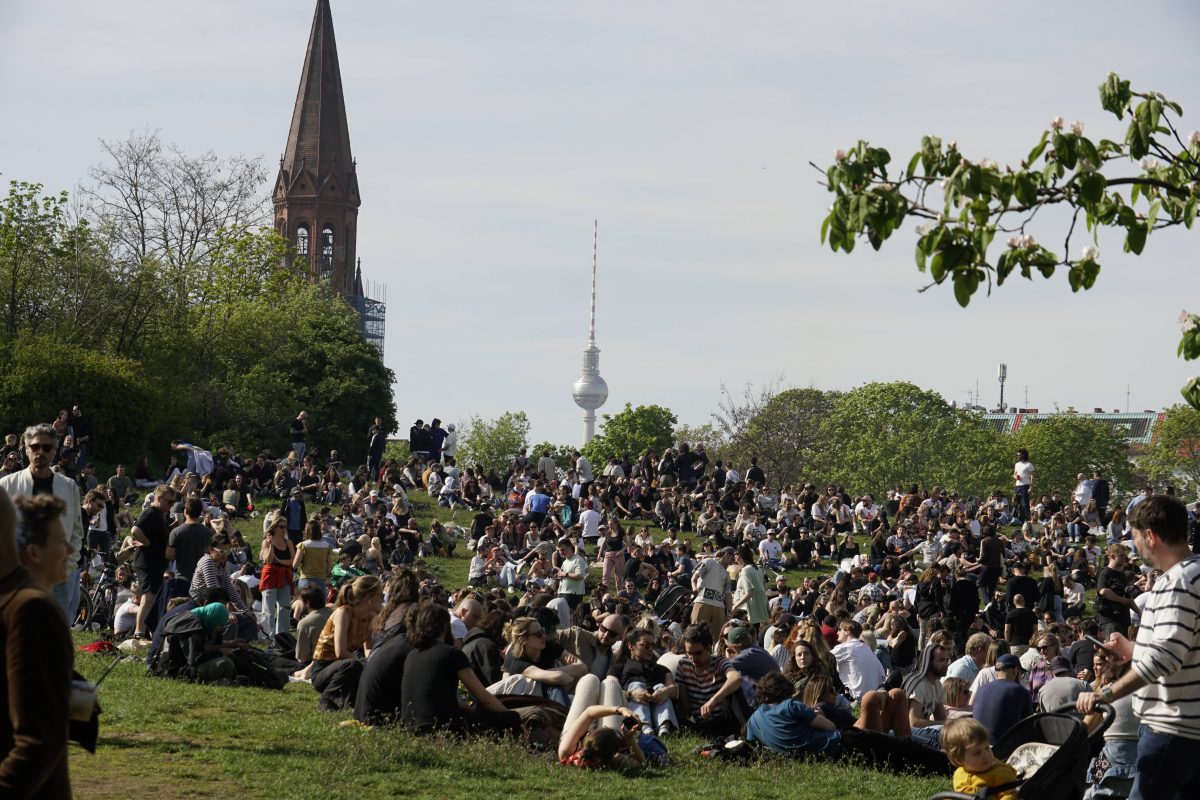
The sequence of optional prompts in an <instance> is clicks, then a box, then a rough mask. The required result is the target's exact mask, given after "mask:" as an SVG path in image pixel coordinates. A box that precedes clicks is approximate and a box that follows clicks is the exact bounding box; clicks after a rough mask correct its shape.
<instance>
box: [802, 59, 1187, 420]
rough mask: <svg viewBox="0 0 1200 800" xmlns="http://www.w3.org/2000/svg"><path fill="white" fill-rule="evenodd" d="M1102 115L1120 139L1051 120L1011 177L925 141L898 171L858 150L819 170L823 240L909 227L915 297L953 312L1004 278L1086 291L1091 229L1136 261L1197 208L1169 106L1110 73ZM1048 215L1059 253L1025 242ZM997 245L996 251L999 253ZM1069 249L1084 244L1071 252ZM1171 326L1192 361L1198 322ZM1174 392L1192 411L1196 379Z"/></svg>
mask: <svg viewBox="0 0 1200 800" xmlns="http://www.w3.org/2000/svg"><path fill="white" fill-rule="evenodd" d="M1100 105H1101V106H1102V107H1103V108H1104V110H1106V111H1109V112H1111V113H1112V114H1113V116H1115V117H1116V118H1117V119H1118V120H1121V121H1124V120H1125V119H1126V117H1128V118H1129V123H1128V125H1127V127H1126V129H1125V132H1124V136H1123V138H1120V139H1119V140H1117V139H1108V138H1099V139H1093V138H1090V137H1088V136H1086V135H1085V134H1084V125H1083V123H1082V122H1078V121H1077V122H1072V123H1070V124H1068V123H1066V122H1065V121H1064V120H1063V119H1062V118H1061V117H1055V118H1054V119H1053V120H1051V121H1050V124H1049V126H1048V127H1047V128H1046V130H1044V131H1042V132H1041V134H1040V136H1038V137H1037V139H1036V141H1035V142H1034V143H1033V145H1032V148H1031V149H1030V151H1029V154H1028V156H1027V157H1026V158H1025V159H1023V160H1022V161H1021V162H1020V164H1018V165H1015V166H1014V165H1005V166H1003V167H1002V166H1001V165H999V164H997V163H996V162H995V161H992V160H990V159H987V158H978V159H972V158H968V157H967V155H966V153H965V152H964V150H963V149H961V148H960V147H959V145H958V143H957V142H955V141H948V142H943V141H942V139H941V138H939V137H937V136H932V135H930V136H925V137H923V138H922V139H921V144H920V148H919V149H918V150H917V152H916V153H914V154H913V155H912V156H911V157H910V158H909V160H908V162H907V165H906V166H905V167H904V168H902V169H898V170H897V169H895V168H892V169H889V165H891V163H892V156H891V154H890V153H889V152H888V151H887V150H886V149H884V148H882V147H874V146H872V145H871V144H869V143H868V142H867V141H859V142H858V143H857V144H856V145H855V146H854V147H851V148H849V149H847V150H839V151H837V153H836V154H835V157H834V163H833V164H832V165H830V166H828V167H825V168H820V167H818V169H820V171H821V172H822V173H823V175H824V185H825V186H826V188H827V189H828V190H829V191H830V192H831V193H833V195H834V201H833V205H832V206H831V207H830V210H829V214H828V215H827V216H826V217H825V220H824V222H823V223H822V225H821V241H822V242H828V243H829V246H830V247H831V248H832V249H833V251H834V252H837V251H838V250H841V251H843V252H845V253H849V252H851V251H852V250H853V249H854V246H855V243H856V242H857V241H858V240H859V239H866V240H867V241H868V242H869V243H870V244H871V246H872V247H874V248H875V249H876V250H878V249H880V247H882V246H883V243H884V241H886V240H887V239H888V238H890V237H891V236H892V234H894V233H895V232H896V231H897V230H898V229H899V228H900V227H901V225H902V224H903V223H904V222H905V220H907V219H910V218H912V219H916V220H919V221H920V223H921V224H920V227H918V228H917V242H916V263H917V268H918V269H919V270H920V271H921V272H923V273H926V274H928V275H929V277H930V279H931V282H930V283H929V284H927V285H926V286H925V287H923V288H922V290H921V291H925V289H929V288H931V287H933V286H940V285H943V284H947V285H950V286H952V287H953V290H954V297H955V299H956V300H957V301H958V303H959V305H961V306H963V307H966V305H967V304H968V303H970V301H971V298H972V296H973V295H974V294H975V293H976V291H978V290H979V288H980V287H986V289H987V292H988V293H989V294H990V293H991V291H992V290H993V289H994V288H998V287H1000V286H1002V285H1003V284H1004V282H1005V281H1006V280H1007V279H1009V278H1010V277H1012V276H1013V275H1014V274H1019V275H1021V276H1022V277H1024V278H1026V279H1029V280H1033V279H1034V277H1035V275H1040V276H1042V277H1043V278H1051V277H1052V276H1054V275H1055V274H1056V273H1059V274H1061V273H1063V272H1065V273H1066V276H1067V281H1068V283H1069V284H1070V287H1071V290H1072V291H1074V292H1078V291H1079V290H1081V289H1084V290H1086V289H1090V288H1091V287H1092V285H1093V284H1095V282H1096V280H1097V277H1098V276H1099V274H1100V264H1101V258H1100V251H1099V249H1098V233H1099V231H1100V230H1101V229H1111V230H1118V231H1120V232H1122V233H1123V235H1124V249H1125V251H1126V252H1128V253H1133V254H1135V255H1140V254H1141V253H1142V251H1143V250H1144V248H1145V247H1146V242H1147V239H1148V238H1149V236H1150V235H1151V234H1152V233H1153V232H1155V231H1158V230H1162V229H1164V228H1171V227H1177V226H1181V225H1182V226H1184V227H1186V228H1189V229H1190V228H1191V227H1192V225H1193V223H1194V222H1195V219H1196V212H1197V206H1198V204H1200V131H1193V132H1192V133H1191V134H1190V135H1188V136H1187V138H1186V140H1185V139H1184V137H1183V135H1181V133H1180V128H1179V126H1178V125H1177V121H1178V120H1179V118H1181V117H1182V114H1183V109H1182V108H1181V107H1180V106H1179V104H1178V103H1175V102H1172V101H1171V100H1169V99H1167V98H1166V97H1164V96H1163V95H1161V94H1159V93H1158V92H1152V91H1145V92H1143V91H1134V90H1133V89H1131V88H1130V83H1129V81H1127V80H1122V79H1121V78H1120V77H1119V76H1117V75H1115V74H1109V75H1108V77H1107V78H1105V80H1104V82H1103V83H1102V84H1101V85H1100ZM1125 192H1128V194H1126V193H1125ZM1054 206H1059V207H1062V208H1065V209H1066V210H1067V211H1068V212H1069V219H1070V222H1069V224H1068V225H1067V228H1066V230H1065V233H1064V236H1063V237H1062V241H1063V245H1062V249H1061V250H1059V249H1057V248H1054V247H1053V246H1051V245H1046V244H1043V243H1041V242H1039V241H1037V240H1036V239H1035V238H1034V236H1033V233H1032V232H1031V231H1032V223H1033V222H1034V219H1035V217H1036V216H1037V214H1038V212H1039V211H1041V210H1043V209H1045V208H1049V207H1054ZM1080 222H1082V228H1081V227H1080V225H1079V223H1080ZM998 236H999V237H1002V238H1005V240H1006V247H1005V248H1004V249H1002V251H1001V252H999V253H997V252H996V250H995V249H994V248H993V247H992V243H993V240H994V239H995V238H996V237H998ZM1079 238H1085V239H1086V243H1085V244H1083V245H1082V246H1078V241H1079ZM1056 240H1057V238H1056ZM1073 245H1074V246H1076V247H1077V249H1073ZM1181 322H1182V323H1183V326H1184V331H1183V334H1184V335H1183V339H1182V340H1181V342H1180V346H1179V355H1180V356H1182V357H1184V358H1185V359H1188V360H1192V359H1196V358H1200V332H1198V331H1200V318H1198V317H1196V316H1195V315H1193V314H1189V313H1187V312H1184V314H1183V316H1182V319H1181ZM1182 393H1183V395H1184V397H1185V399H1186V400H1187V401H1188V403H1189V404H1191V405H1192V406H1193V407H1196V408H1200V378H1193V379H1192V380H1190V381H1189V382H1188V383H1187V384H1186V385H1185V386H1184V388H1183V390H1182Z"/></svg>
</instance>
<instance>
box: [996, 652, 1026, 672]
mask: <svg viewBox="0 0 1200 800" xmlns="http://www.w3.org/2000/svg"><path fill="white" fill-rule="evenodd" d="M1020 668H1021V659H1019V658H1017V657H1016V656H1014V655H1013V654H1012V653H1005V654H1004V655H1002V656H1000V657H999V658H997V659H996V669H1002V670H1006V671H1007V670H1010V669H1020Z"/></svg>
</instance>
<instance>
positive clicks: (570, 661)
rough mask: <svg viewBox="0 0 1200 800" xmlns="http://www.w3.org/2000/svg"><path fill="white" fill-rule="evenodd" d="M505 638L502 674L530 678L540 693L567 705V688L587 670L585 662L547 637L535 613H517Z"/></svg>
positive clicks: (505, 629) (508, 627) (507, 626)
mask: <svg viewBox="0 0 1200 800" xmlns="http://www.w3.org/2000/svg"><path fill="white" fill-rule="evenodd" d="M504 638H505V639H507V640H508V654H507V655H505V657H504V666H503V671H504V676H505V677H506V678H508V677H512V676H514V675H519V676H521V677H522V678H525V679H527V680H530V681H533V682H534V684H535V685H536V686H537V688H538V689H539V690H540V694H541V695H542V696H543V697H548V698H550V699H551V700H554V701H556V702H558V703H561V704H562V705H564V706H566V705H569V703H567V689H568V688H569V687H570V686H571V685H572V684H574V683H575V681H577V680H578V679H579V678H582V677H583V676H584V675H586V674H587V671H588V669H587V666H586V665H585V664H583V663H582V662H580V661H577V660H575V659H574V658H573V657H572V656H570V655H569V654H568V653H566V652H565V650H564V649H563V646H562V645H560V644H559V643H558V642H553V641H549V640H548V639H547V638H546V631H545V629H543V628H542V624H541V623H540V622H538V620H537V618H535V617H517V618H516V619H514V620H513V621H512V622H510V623H508V625H506V626H504ZM564 660H565V662H566V663H564Z"/></svg>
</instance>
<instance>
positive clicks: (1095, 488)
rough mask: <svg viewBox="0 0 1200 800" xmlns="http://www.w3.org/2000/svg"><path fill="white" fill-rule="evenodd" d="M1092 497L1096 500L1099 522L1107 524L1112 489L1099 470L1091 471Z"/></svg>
mask: <svg viewBox="0 0 1200 800" xmlns="http://www.w3.org/2000/svg"><path fill="white" fill-rule="evenodd" d="M1092 499H1093V500H1095V501H1096V511H1097V512H1098V513H1099V514H1100V524H1102V525H1107V524H1108V501H1109V500H1111V499H1112V490H1111V489H1110V487H1109V485H1108V480H1107V479H1106V478H1105V477H1104V476H1103V475H1102V474H1101V473H1100V470H1098V469H1097V470H1093V471H1092Z"/></svg>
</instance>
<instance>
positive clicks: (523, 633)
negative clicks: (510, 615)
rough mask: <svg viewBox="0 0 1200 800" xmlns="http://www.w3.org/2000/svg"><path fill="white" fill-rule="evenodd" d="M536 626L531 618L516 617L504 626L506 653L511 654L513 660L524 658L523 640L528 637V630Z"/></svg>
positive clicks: (534, 620)
mask: <svg viewBox="0 0 1200 800" xmlns="http://www.w3.org/2000/svg"><path fill="white" fill-rule="evenodd" d="M537 624H538V621H537V620H536V619H535V618H533V617H517V618H516V619H514V620H513V621H512V622H510V623H508V624H507V625H505V626H504V638H505V639H507V640H508V644H509V648H508V652H510V653H512V656H513V658H524V657H525V639H526V637H528V636H529V629H530V628H532V627H533V626H534V625H537Z"/></svg>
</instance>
